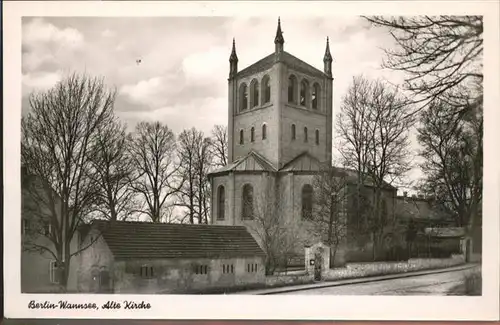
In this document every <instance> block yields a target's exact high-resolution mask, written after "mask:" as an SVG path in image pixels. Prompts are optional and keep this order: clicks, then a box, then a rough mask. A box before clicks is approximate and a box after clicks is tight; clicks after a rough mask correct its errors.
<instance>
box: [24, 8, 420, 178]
mask: <svg viewBox="0 0 500 325" xmlns="http://www.w3.org/2000/svg"><path fill="white" fill-rule="evenodd" d="M281 26H282V30H283V36H284V39H285V45H284V47H285V51H287V52H289V53H291V54H293V55H294V56H296V57H298V58H300V59H302V60H303V61H305V62H307V63H309V64H311V65H312V66H314V67H317V68H318V69H320V70H323V55H324V52H325V46H326V37H329V39H330V50H331V53H332V56H333V60H334V62H333V67H332V70H333V77H334V86H333V87H334V102H333V103H334V104H333V105H334V106H333V110H334V115H335V114H336V113H337V112H338V111H339V109H340V102H341V99H342V97H343V96H344V95H345V93H346V91H347V89H348V87H349V85H350V83H351V82H352V78H353V77H354V76H357V75H360V74H363V75H364V76H366V77H369V78H383V79H386V80H389V81H390V82H392V83H394V84H397V83H400V82H401V81H402V80H403V76H402V75H401V74H396V73H395V72H394V71H390V70H385V69H382V68H381V67H380V65H381V63H382V61H383V59H384V52H383V49H384V48H390V47H391V46H393V41H392V39H391V37H390V36H389V34H388V33H387V30H384V29H380V28H371V27H370V25H369V24H368V23H367V22H366V21H365V20H364V19H363V18H361V17H357V16H351V17H348V16H336V17H334V16H332V17H317V18H316V17H308V18H297V17H289V18H287V17H281ZM276 27H277V17H276V18H275V19H273V18H270V17H262V18H261V17H154V18H153V17H134V18H121V17H120V18H118V17H117V18H105V17H43V18H36V17H34V18H31V17H29V18H23V29H22V83H23V85H22V93H23V101H22V103H23V104H22V105H23V106H22V109H23V113H26V112H27V111H28V110H29V104H28V96H29V94H30V93H31V92H33V91H43V90H45V89H48V88H50V87H52V86H54V85H55V84H56V83H57V82H58V81H59V80H61V78H63V77H64V76H66V75H68V74H69V73H71V72H75V71H76V72H87V73H89V74H90V75H93V76H102V77H104V78H105V82H106V84H107V85H108V86H109V87H116V89H117V91H118V96H117V99H116V103H115V112H116V114H117V115H118V116H119V117H120V119H121V120H122V121H124V122H125V123H127V125H128V127H129V129H130V130H132V129H133V127H134V126H135V125H136V124H137V123H138V122H139V121H155V120H158V121H161V122H162V123H166V124H167V125H168V126H169V127H170V128H171V129H172V130H173V131H174V132H175V133H176V134H178V133H180V132H181V131H182V130H183V129H186V128H191V127H196V128H197V129H199V130H201V131H203V132H204V133H205V134H207V135H208V134H209V133H210V130H211V129H212V127H213V126H214V125H215V124H227V102H228V101H227V92H228V90H227V77H228V72H229V62H228V60H229V55H230V52H231V45H232V40H233V37H234V38H235V41H236V51H237V54H238V58H239V63H238V68H239V69H240V70H242V69H243V68H245V67H246V66H248V65H250V64H252V63H254V62H256V61H258V60H259V59H261V58H263V57H265V56H267V55H268V54H271V53H273V51H274V36H275V33H276ZM137 60H141V63H139V64H137ZM334 123H335V121H334ZM415 175H416V174H415ZM415 177H416V176H415ZM415 177H412V178H415Z"/></svg>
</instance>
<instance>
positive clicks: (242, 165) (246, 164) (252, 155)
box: [210, 150, 276, 175]
mask: <svg viewBox="0 0 500 325" xmlns="http://www.w3.org/2000/svg"><path fill="white" fill-rule="evenodd" d="M238 171H241V172H245V171H267V172H276V168H274V166H273V165H272V163H271V162H270V161H268V160H267V159H266V158H264V156H262V155H261V154H259V153H257V152H255V151H253V150H252V151H250V152H249V153H248V154H246V155H245V156H243V157H241V158H238V159H236V160H235V161H233V162H232V163H230V164H229V165H227V166H224V167H222V168H219V169H217V170H215V171H213V172H211V173H210V174H211V175H216V174H223V173H227V172H238Z"/></svg>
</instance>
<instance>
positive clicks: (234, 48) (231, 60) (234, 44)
mask: <svg viewBox="0 0 500 325" xmlns="http://www.w3.org/2000/svg"><path fill="white" fill-rule="evenodd" d="M233 61H235V62H238V56H237V55H236V42H235V40H234V37H233V48H232V50H231V56H230V57H229V62H233Z"/></svg>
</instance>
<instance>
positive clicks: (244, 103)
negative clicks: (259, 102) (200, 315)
mask: <svg viewBox="0 0 500 325" xmlns="http://www.w3.org/2000/svg"><path fill="white" fill-rule="evenodd" d="M247 108H248V87H247V85H246V84H241V86H240V111H244V110H246V109H247Z"/></svg>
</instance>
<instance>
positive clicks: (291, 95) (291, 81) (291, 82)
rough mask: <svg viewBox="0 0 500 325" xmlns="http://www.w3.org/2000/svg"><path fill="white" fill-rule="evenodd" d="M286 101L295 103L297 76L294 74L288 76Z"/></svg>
mask: <svg viewBox="0 0 500 325" xmlns="http://www.w3.org/2000/svg"><path fill="white" fill-rule="evenodd" d="M288 102H289V103H297V78H296V77H295V76H294V75H291V76H290V77H289V78H288Z"/></svg>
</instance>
